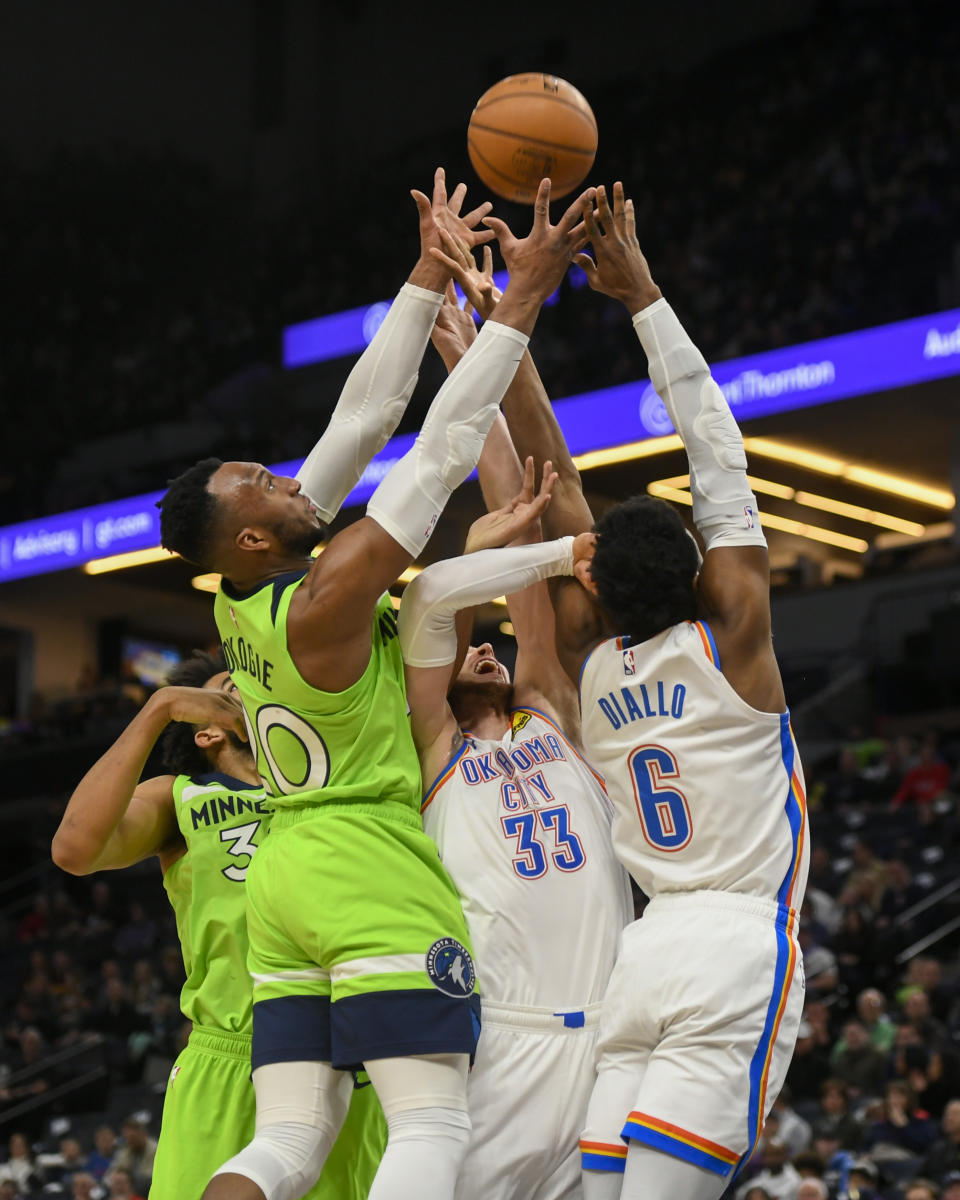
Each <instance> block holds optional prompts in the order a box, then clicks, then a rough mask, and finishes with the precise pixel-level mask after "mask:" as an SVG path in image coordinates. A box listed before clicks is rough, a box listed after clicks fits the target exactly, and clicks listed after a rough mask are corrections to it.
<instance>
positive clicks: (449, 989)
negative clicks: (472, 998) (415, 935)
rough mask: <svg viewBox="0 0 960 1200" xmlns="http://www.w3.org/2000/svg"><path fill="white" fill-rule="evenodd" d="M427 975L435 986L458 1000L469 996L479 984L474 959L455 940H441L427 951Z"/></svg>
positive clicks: (464, 947)
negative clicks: (477, 983)
mask: <svg viewBox="0 0 960 1200" xmlns="http://www.w3.org/2000/svg"><path fill="white" fill-rule="evenodd" d="M427 974H428V975H429V976H430V981H431V983H432V984H433V986H434V987H435V988H436V989H437V990H438V991H440V992H443V994H444V995H445V996H453V997H454V998H455V999H457V1000H461V999H463V997H464V996H469V995H470V994H471V992H472V991H473V989H474V986H475V985H476V982H477V975H476V972H475V971H474V969H473V959H472V958H471V957H470V951H469V950H468V949H467V948H466V946H461V944H460V943H459V942H458V941H456V940H455V939H454V938H449V937H447V938H441V939H440V940H439V941H438V942H434V943H433V945H432V946H431V947H430V949H429V950H428V951H427Z"/></svg>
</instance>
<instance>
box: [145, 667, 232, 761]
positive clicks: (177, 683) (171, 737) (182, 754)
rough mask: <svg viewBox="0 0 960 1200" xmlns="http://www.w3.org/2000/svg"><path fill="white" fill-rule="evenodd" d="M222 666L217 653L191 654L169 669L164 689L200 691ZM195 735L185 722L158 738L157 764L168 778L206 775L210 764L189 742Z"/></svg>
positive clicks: (222, 668) (173, 723)
mask: <svg viewBox="0 0 960 1200" xmlns="http://www.w3.org/2000/svg"><path fill="white" fill-rule="evenodd" d="M226 669H227V668H226V664H225V663H224V661H223V656H222V655H221V654H220V653H219V651H218V652H217V653H216V654H208V653H207V652H206V651H205V650H194V652H193V654H191V655H190V657H189V658H185V659H184V660H183V662H182V663H179V664H178V665H177V666H175V667H174V668H173V670H172V671H171V672H170V674H169V675H168V676H167V679H166V684H167V686H168V687H203V686H204V684H205V683H207V682H208V681H209V680H210V679H212V678H213V677H214V675H219V674H220V672H221V671H225V670H226ZM195 732H196V730H195V728H194V727H193V725H191V724H190V723H189V721H171V722H170V724H169V725H168V726H167V727H166V729H165V730H164V731H163V734H162V736H161V738H160V760H161V762H162V763H163V765H164V767H165V768H166V770H167V771H169V772H170V774H171V775H191V776H193V777H196V776H198V775H206V774H207V772H208V771H209V770H210V760H209V759H208V758H207V756H206V754H204V752H203V751H202V750H201V749H200V747H199V746H198V745H197V743H196V742H195V741H194V740H193V735H194V733H195Z"/></svg>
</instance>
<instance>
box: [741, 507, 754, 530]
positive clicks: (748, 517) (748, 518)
mask: <svg viewBox="0 0 960 1200" xmlns="http://www.w3.org/2000/svg"><path fill="white" fill-rule="evenodd" d="M743 519H744V521H745V522H746V525H747V528H748V529H752V528H753V522H754V512H753V508H752V507H751V506H750V505H749V504H747V505H745V506H744V509H743Z"/></svg>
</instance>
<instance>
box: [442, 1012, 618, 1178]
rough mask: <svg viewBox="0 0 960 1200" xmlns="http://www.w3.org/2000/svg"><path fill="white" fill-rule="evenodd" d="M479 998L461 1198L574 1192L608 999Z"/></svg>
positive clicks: (468, 1083) (468, 1102)
mask: <svg viewBox="0 0 960 1200" xmlns="http://www.w3.org/2000/svg"><path fill="white" fill-rule="evenodd" d="M481 1005H482V1027H483V1032H482V1033H481V1035H480V1044H479V1046H478V1047H477V1057H476V1062H475V1063H474V1066H473V1070H472V1071H471V1072H470V1078H469V1080H468V1082H467V1104H468V1107H469V1110H470V1120H471V1122H472V1124H473V1132H472V1133H471V1135H470V1147H469V1149H468V1151H467V1157H466V1160H465V1161H464V1164H463V1168H462V1169H461V1171H460V1176H459V1180H458V1182H457V1190H456V1193H455V1196H456V1200H576V1198H579V1197H580V1195H581V1187H580V1154H579V1148H578V1142H579V1137H580V1131H581V1130H582V1128H583V1122H584V1119H585V1117H586V1113H587V1103H588V1101H589V1100H590V1094H591V1092H592V1091H593V1085H594V1083H595V1081H596V1077H597V1070H596V1053H597V1035H598V1032H599V1022H600V1005H599V1004H591V1005H588V1006H587V1007H586V1008H585V1009H579V1010H575V1011H571V1010H564V1011H563V1012H561V1013H553V1012H551V1011H550V1010H549V1009H546V1008H543V1009H541V1008H520V1007H515V1006H513V1005H506V1004H498V1003H495V1002H493V1001H490V1000H486V999H484V1000H482V1001H481Z"/></svg>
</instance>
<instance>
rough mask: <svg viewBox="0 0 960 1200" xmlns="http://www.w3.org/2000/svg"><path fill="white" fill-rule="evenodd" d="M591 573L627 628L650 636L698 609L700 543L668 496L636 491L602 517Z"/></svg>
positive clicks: (608, 607) (641, 638)
mask: <svg viewBox="0 0 960 1200" xmlns="http://www.w3.org/2000/svg"><path fill="white" fill-rule="evenodd" d="M596 534H597V549H596V553H595V554H594V557H593V561H592V562H591V564H590V574H591V576H592V577H593V581H594V583H596V585H597V598H598V599H599V601H600V603H601V604H602V605H603V607H604V608H605V609H606V610H607V611H608V613H609V614H610V616H611V617H612V618H613V620H614V621H615V622H616V624H617V627H618V630H619V631H620V632H621V633H626V634H629V635H630V637H631V638H632V639H633V640H634V641H636V642H642V641H646V639H647V638H651V637H654V636H655V635H656V634H658V633H661V632H662V631H663V630H664V629H668V628H669V627H670V626H671V625H676V624H677V623H678V622H680V621H691V620H693V619H694V617H695V616H696V613H697V598H696V591H695V589H694V585H693V580H694V576H695V575H696V573H697V568H698V565H699V559H698V553H697V547H696V544H695V543H694V542H693V540H692V539H691V537H690V535H689V534H688V533H687V529H686V526H685V525H684V523H683V521H681V520H680V516H679V514H678V513H677V512H676V510H675V509H673V508H672V507H671V506H670V505H669V504H668V503H667V502H666V501H665V500H659V499H657V498H655V497H653V496H632V497H631V498H630V499H629V500H625V501H624V502H623V503H622V504H617V505H616V506H615V507H613V508H611V509H610V510H609V512H607V513H605V514H604V516H603V517H602V518H601V519H600V520H599V521H598V522H597V526H596Z"/></svg>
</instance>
